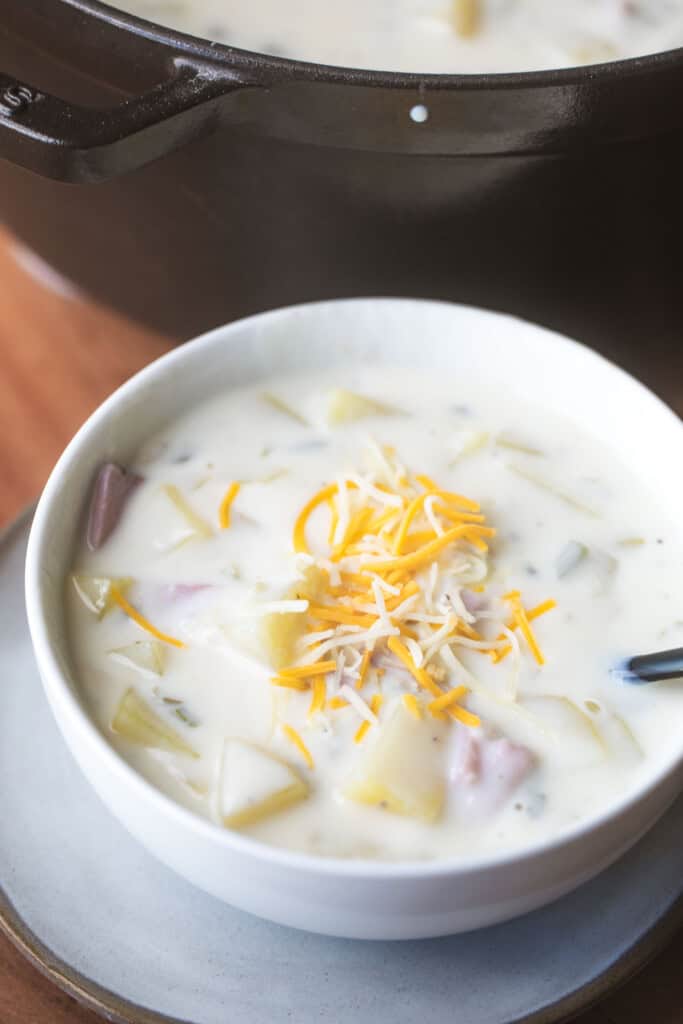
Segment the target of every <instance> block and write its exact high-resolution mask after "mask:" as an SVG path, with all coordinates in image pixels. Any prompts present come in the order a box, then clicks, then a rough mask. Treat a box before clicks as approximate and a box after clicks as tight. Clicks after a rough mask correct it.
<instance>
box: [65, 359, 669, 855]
mask: <svg viewBox="0 0 683 1024" xmlns="http://www.w3.org/2000/svg"><path fill="white" fill-rule="evenodd" d="M682 564H683V543H682V541H681V536H680V524H678V523H677V522H676V521H675V520H674V518H673V515H672V513H671V510H669V509H665V508H662V507H660V506H659V505H658V503H657V501H656V500H655V498H654V497H653V496H652V495H651V494H650V493H649V492H648V491H647V490H646V489H645V488H644V487H643V486H642V485H641V484H640V483H639V481H638V480H637V479H634V478H633V476H632V475H631V473H630V472H629V470H628V469H627V468H626V467H625V466H624V465H622V464H621V462H620V460H619V458H618V457H617V455H616V454H615V453H614V452H613V451H611V450H609V449H607V448H605V447H603V446H602V445H601V444H600V443H598V442H596V441H595V439H594V438H592V437H591V436H589V435H586V434H585V433H584V432H583V431H582V428H581V425H580V424H577V423H573V422H568V421H565V420H563V419H561V418H558V417H556V416H554V415H552V414H549V413H548V412H547V411H546V410H544V409H542V408H541V407H538V408H534V407H533V406H530V405H529V404H528V403H524V404H522V403H520V402H519V401H516V400H515V399H514V397H512V396H509V395H503V394H501V393H500V392H496V390H495V389H490V388H488V387H487V386H486V382H485V381H482V380H479V379H467V378H466V376H463V375H460V376H459V377H458V379H457V380H453V379H448V378H447V377H443V376H439V375H438V374H437V373H436V372H431V373H428V372H412V371H409V370H406V369H398V368H396V369H391V370H389V369H387V368H386V367H379V366H377V367H372V366H364V367H362V368H361V367H358V368H356V369H353V368H349V369H348V370H346V371H341V370H338V369H337V370H335V371H334V374H332V372H331V371H330V372H328V373H325V372H320V371H316V372H310V373H297V374H292V375H291V376H286V375H285V376H281V377H279V378H277V379H273V380H267V381H264V383H263V384H261V385H259V386H257V387H256V386H254V387H249V388H242V389H237V390H234V391H230V392H228V393H224V394H221V395H219V396H217V397H214V398H210V399H207V400H206V402H205V403H204V404H202V405H201V406H199V407H197V408H195V409H194V410H192V411H190V412H189V413H187V414H186V415H185V416H183V417H182V418H180V419H179V420H178V421H176V422H173V423H171V424H169V426H168V428H167V429H165V430H164V431H163V432H162V433H161V434H159V435H158V436H156V437H153V438H150V439H149V441H148V442H147V443H146V444H145V445H144V447H143V448H142V449H141V450H140V451H138V452H137V453H136V454H135V455H134V456H133V457H131V459H130V461H129V464H128V465H127V466H126V467H123V466H119V465H116V464H108V465H106V466H104V467H102V469H101V471H100V472H99V474H98V477H97V480H96V482H95V486H94V492H93V497H92V502H91V508H90V518H89V521H88V525H87V536H86V537H84V539H83V543H82V545H81V546H80V548H79V550H78V551H77V552H76V554H75V560H74V564H73V572H72V575H71V576H70V578H69V580H68V581H67V582H66V599H67V608H68V619H69V630H70V643H71V650H72V655H73V659H74V663H75V667H76V671H77V677H78V679H79V681H80V686H81V689H82V693H83V696H84V699H85V701H86V704H87V706H88V708H89V710H90V713H91V714H92V717H93V719H94V720H95V722H96V723H97V724H98V726H99V728H100V729H101V731H102V732H103V734H104V735H105V736H106V737H107V738H108V740H109V742H111V743H112V744H113V745H114V747H115V748H116V749H117V750H118V751H119V752H120V754H121V755H122V756H123V757H124V758H125V759H126V760H128V761H129V762H130V763H131V764H132V765H133V766H134V767H135V768H136V769H137V770H139V771H140V772H141V773H143V774H144V775H145V776H146V777H147V778H148V779H149V780H150V781H151V782H152V783H153V784H154V785H155V786H157V787H159V788H160V789H161V790H163V791H164V792H165V793H166V794H168V795H169V796H171V797H172V798H173V799H175V800H176V801H178V802H180V803H182V804H183V805H185V806H186V807H188V808H191V809H192V810H194V811H195V812H196V813H197V814H200V815H203V816H205V817H207V818H209V819H211V820H213V821H214V822H216V823H217V824H218V825H219V826H221V827H223V828H226V829H237V830H240V831H241V832H243V833H246V834H248V835H251V836H253V837H255V838H258V839H260V840H262V841H264V842H266V843H270V844H274V845H276V846H281V847H286V848H289V849H293V850H300V851H305V852H308V853H313V854H317V855H321V856H335V857H345V858H360V857H363V858H374V859H382V860H414V859H433V858H443V857H452V858H453V857H454V858H458V857H460V858H468V859H469V858H471V857H476V856H481V855H485V854H490V853H493V852H497V851H500V850H511V849H518V848H522V847H525V846H528V845H531V844H535V843H537V842H540V841H543V840H547V839H550V838H553V837H555V836H557V835H560V834H561V833H563V832H565V831H566V830H567V829H569V828H571V827H572V826H574V825H576V824H577V823H579V822H581V821H586V820H589V819H590V818H591V817H593V816H595V815H597V814H599V813H600V812H602V811H604V810H606V809H607V808H609V807H610V805H612V804H614V803H615V802H616V801H617V800H619V799H620V798H621V797H622V796H623V795H624V794H626V793H628V791H629V790H631V789H633V788H635V787H636V786H637V785H638V783H639V781H640V780H642V779H643V778H644V777H645V775H646V774H649V773H651V771H652V769H653V767H654V766H655V765H656V764H657V763H658V760H659V759H660V758H661V759H662V760H664V759H666V758H667V757H670V756H671V753H672V751H673V749H674V748H675V745H676V744H678V743H679V742H680V738H679V737H680V724H679V723H680V716H681V714H682V713H683V691H682V690H681V688H680V687H677V686H676V685H671V684H666V683H658V684H652V685H649V686H635V685H632V684H629V683H628V682H626V681H624V679H623V678H622V675H621V673H620V671H619V667H620V665H623V660H624V658H625V656H626V655H628V654H633V653H637V652H643V651H647V650H653V649H657V648H667V647H674V646H680V645H681V643H682V642H683V621H682V618H681V611H682V609H683V574H682V573H681V565H682Z"/></svg>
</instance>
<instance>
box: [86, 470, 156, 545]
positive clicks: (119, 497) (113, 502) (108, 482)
mask: <svg viewBox="0 0 683 1024" xmlns="http://www.w3.org/2000/svg"><path fill="white" fill-rule="evenodd" d="M141 481H142V477H141V476H137V474H135V473H129V472H127V470H125V469H123V468H122V467H121V466H118V465H117V464H116V463H115V462H105V464H104V465H103V466H102V467H101V469H100V471H99V472H98V474H97V478H96V480H95V486H94V487H93V492H92V498H91V500H90V515H89V517H88V531H87V535H86V540H87V542H88V547H89V548H90V550H91V551H96V550H97V549H98V548H99V547H101V546H102V545H103V544H104V542H105V540H106V539H107V537H109V536H110V534H111V533H112V531H113V530H114V529H115V527H116V526H117V524H118V521H119V519H120V518H121V513H122V512H123V507H124V505H125V503H126V501H127V499H128V498H129V496H130V494H131V492H132V491H133V489H134V488H135V487H137V485H138V484H139V483H140V482H141Z"/></svg>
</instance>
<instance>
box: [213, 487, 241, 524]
mask: <svg viewBox="0 0 683 1024" xmlns="http://www.w3.org/2000/svg"><path fill="white" fill-rule="evenodd" d="M239 489H240V484H239V481H237V480H233V481H232V483H231V484H230V486H229V487H228V489H227V491H226V492H225V495H224V497H223V500H222V501H221V503H220V507H219V509H218V522H219V525H220V528H221V530H227V529H228V527H229V526H230V509H231V507H232V503H233V501H234V500H235V498H236V497H237V495H238V493H239Z"/></svg>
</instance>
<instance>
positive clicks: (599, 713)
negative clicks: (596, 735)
mask: <svg viewBox="0 0 683 1024" xmlns="http://www.w3.org/2000/svg"><path fill="white" fill-rule="evenodd" d="M585 704H586V708H587V710H588V712H589V714H590V716H591V719H592V721H593V722H594V723H595V727H596V728H597V729H598V730H599V732H600V734H601V736H602V740H603V743H604V744H605V746H606V747H607V749H608V751H609V752H610V754H613V755H614V756H615V757H619V758H622V759H624V760H629V761H639V760H640V758H641V757H642V756H643V751H642V749H641V746H640V744H639V743H638V740H637V739H636V738H635V736H634V735H633V732H632V731H631V728H630V726H629V725H628V723H627V722H626V721H625V720H624V719H623V718H622V717H621V715H618V714H617V713H616V712H614V711H610V710H609V709H608V708H606V707H605V706H604V705H603V704H600V703H598V702H597V701H593V700H587V701H586V702H585Z"/></svg>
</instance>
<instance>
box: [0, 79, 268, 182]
mask: <svg viewBox="0 0 683 1024" xmlns="http://www.w3.org/2000/svg"><path fill="white" fill-rule="evenodd" d="M250 85H253V83H250V82H249V81H247V80H245V79H244V78H241V77H240V78H238V77H237V74H235V75H234V77H230V76H229V75H226V73H225V72H224V71H221V72H217V70H216V69H215V67H211V66H210V65H206V66H202V65H197V64H192V65H190V64H187V63H186V62H184V61H182V60H179V61H176V62H174V65H173V73H172V74H171V76H170V77H169V78H168V79H167V80H166V81H163V82H160V83H159V84H158V85H156V86H155V87H154V88H153V89H151V90H150V91H149V92H147V93H145V94H144V95H142V96H136V97H131V98H129V99H127V100H125V101H124V102H123V103H121V104H119V105H118V106H115V107H111V108H108V109H104V110H103V109H100V110H94V109H92V108H88V107H81V106H78V105H76V104H72V103H67V102H65V101H64V100H61V99H59V98H58V97H56V96H51V95H50V94H49V93H45V92H41V91H40V90H38V89H34V88H33V86H31V85H27V84H25V83H24V82H19V81H17V80H16V79H14V78H11V77H10V76H8V75H4V74H2V73H1V72H0V158H3V159H6V160H10V161H12V162H13V163H16V164H18V165H19V166H21V167H24V168H26V169H27V170H29V171H34V172H36V173H37V174H41V175H43V176H45V177H48V178H54V179H56V180H58V181H66V182H72V183H89V182H100V181H106V180H108V179H109V178H113V177H115V176H117V175H119V174H125V173H126V172H128V171H132V170H135V168H137V167H142V166H143V165H144V164H147V163H150V161H152V160H156V159H157V158H158V157H160V156H164V155H165V154H166V153H170V152H172V151H173V150H176V149H179V148H180V147H181V146H184V145H185V144H186V143H188V142H191V141H192V140H193V139H195V138H198V137H199V136H202V135H205V134H207V133H209V132H211V131H212V130H213V129H214V128H215V127H216V125H217V124H218V120H219V116H220V110H219V108H220V100H221V99H222V98H223V97H224V96H225V95H226V94H229V93H234V92H235V91H238V90H239V89H241V88H244V87H248V86H250Z"/></svg>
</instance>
